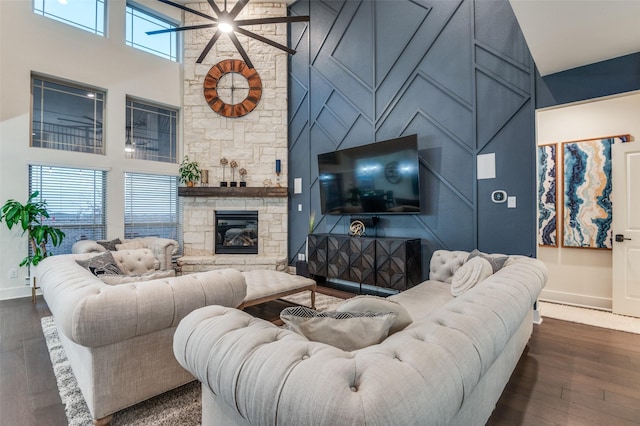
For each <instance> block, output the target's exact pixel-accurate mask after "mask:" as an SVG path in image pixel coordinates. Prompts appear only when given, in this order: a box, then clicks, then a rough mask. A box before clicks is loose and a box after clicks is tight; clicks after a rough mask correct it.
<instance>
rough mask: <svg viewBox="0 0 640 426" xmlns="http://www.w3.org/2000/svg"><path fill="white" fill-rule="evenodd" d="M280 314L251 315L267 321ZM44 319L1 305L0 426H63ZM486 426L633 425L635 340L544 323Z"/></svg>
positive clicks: (270, 309) (639, 382)
mask: <svg viewBox="0 0 640 426" xmlns="http://www.w3.org/2000/svg"><path fill="white" fill-rule="evenodd" d="M323 292H326V293H329V294H331V295H334V296H338V297H347V296H348V294H347V293H340V292H337V291H336V290H331V289H326V290H324V291H323ZM281 308H282V306H281V305H279V304H278V303H276V304H273V305H270V306H262V307H256V308H255V309H254V311H253V312H252V314H253V315H257V316H260V317H263V318H265V319H273V318H277V317H278V314H279V309H281ZM47 315H50V313H49V309H48V308H47V306H46V304H45V302H44V301H43V300H42V298H41V297H38V302H37V303H36V304H35V305H33V304H32V303H31V300H30V298H24V299H16V300H5V301H0V425H1V426H14V425H16V426H18V425H19V426H27V425H38V426H41V425H65V424H66V417H65V414H64V407H63V406H62V404H61V402H60V397H59V395H58V390H57V387H56V382H55V378H54V376H53V371H52V368H51V362H50V361H49V354H48V352H47V348H46V345H45V342H44V337H43V335H42V329H41V328H40V318H41V317H43V316H47ZM488 424H489V425H504V426H515V425H535V426H539V425H585V426H590V425H593V426H595V425H598V426H602V425H607V426H617V425H639V424H640V335H637V334H630V333H624V332H619V331H612V330H607V329H601V328H597V327H590V326H586V325H580V324H574V323H568V322H564V321H558V320H553V319H548V318H547V319H545V320H544V322H543V323H542V324H541V325H539V326H538V325H536V326H534V333H533V336H532V338H531V341H530V350H529V352H528V353H527V354H525V355H523V357H522V358H521V359H520V363H519V364H518V366H517V368H516V370H515V372H514V373H513V376H512V377H511V380H510V381H509V383H508V385H507V387H506V389H505V391H504V393H503V395H502V397H501V398H500V401H499V402H498V405H497V407H496V410H495V411H494V413H493V415H492V417H491V419H490V420H489V422H488Z"/></svg>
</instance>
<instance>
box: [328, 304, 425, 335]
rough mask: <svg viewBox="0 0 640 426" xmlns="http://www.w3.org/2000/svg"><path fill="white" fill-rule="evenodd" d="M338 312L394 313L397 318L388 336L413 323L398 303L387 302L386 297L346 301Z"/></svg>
mask: <svg viewBox="0 0 640 426" xmlns="http://www.w3.org/2000/svg"><path fill="white" fill-rule="evenodd" d="M336 311H338V312H366V313H379V312H395V313H396V314H398V316H397V317H396V318H395V320H394V321H393V324H392V325H391V328H390V329H389V334H393V333H396V332H398V331H400V330H402V329H404V328H405V327H406V326H408V325H409V324H411V322H412V321H413V320H412V319H411V315H409V312H408V311H407V310H406V309H405V308H404V307H403V306H402V305H401V304H399V303H398V302H394V301H393V300H389V299H387V298H386V297H378V296H366V295H364V296H356V297H352V298H351V299H347V301H346V302H344V303H343V304H342V305H340V306H338V307H337V308H336Z"/></svg>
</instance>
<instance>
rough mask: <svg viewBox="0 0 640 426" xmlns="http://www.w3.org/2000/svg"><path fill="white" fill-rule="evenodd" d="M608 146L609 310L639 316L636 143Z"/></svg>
mask: <svg viewBox="0 0 640 426" xmlns="http://www.w3.org/2000/svg"><path fill="white" fill-rule="evenodd" d="M611 150H612V179H613V180H612V186H613V188H612V191H613V192H612V202H613V222H612V225H611V229H612V230H613V313H615V314H621V315H630V316H634V317H640V143H639V142H627V143H622V144H614V145H612V147H611Z"/></svg>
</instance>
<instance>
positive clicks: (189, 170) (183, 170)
mask: <svg viewBox="0 0 640 426" xmlns="http://www.w3.org/2000/svg"><path fill="white" fill-rule="evenodd" d="M178 173H180V182H182V183H184V184H186V185H187V186H193V185H194V183H196V182H197V181H198V180H199V179H200V176H202V170H201V169H200V165H199V164H198V162H197V161H189V156H188V155H185V156H184V160H182V163H180V168H179V169H178Z"/></svg>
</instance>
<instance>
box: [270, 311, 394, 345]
mask: <svg viewBox="0 0 640 426" xmlns="http://www.w3.org/2000/svg"><path fill="white" fill-rule="evenodd" d="M397 315H398V314H396V313H395V312H383V313H365V312H316V311H314V310H313V309H309V308H306V307H304V306H296V307H292V308H286V309H284V310H283V311H282V312H281V313H280V319H282V321H284V323H285V324H286V325H287V327H288V328H289V329H290V330H292V331H294V332H296V333H298V334H300V335H302V336H304V337H306V338H307V339H309V340H311V341H314V342H321V343H326V344H327V345H331V346H335V347H336V348H340V349H342V350H345V351H355V350H357V349H361V348H364V347H367V346H371V345H376V344H378V343H380V342H381V341H383V340H384V339H385V338H386V337H387V336H388V335H389V329H390V328H391V326H392V325H393V320H394V319H395V318H396V316H397Z"/></svg>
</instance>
